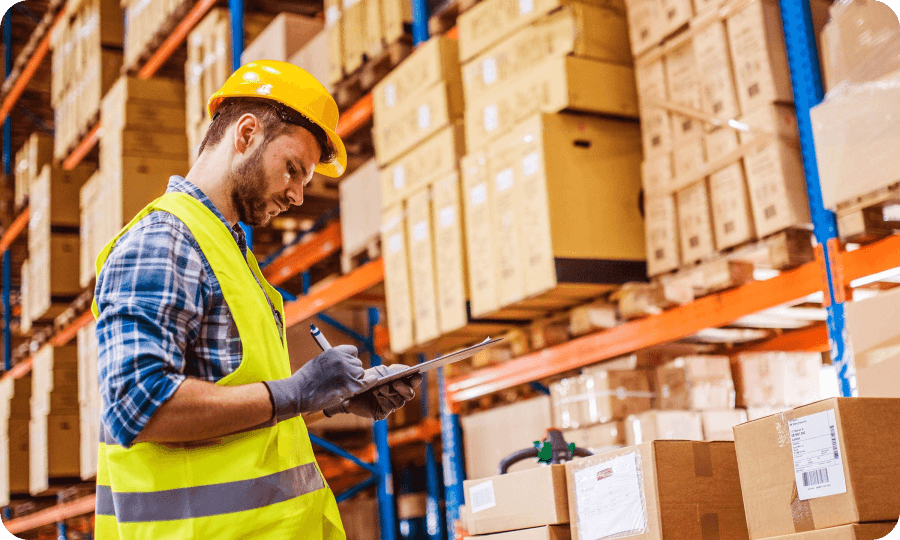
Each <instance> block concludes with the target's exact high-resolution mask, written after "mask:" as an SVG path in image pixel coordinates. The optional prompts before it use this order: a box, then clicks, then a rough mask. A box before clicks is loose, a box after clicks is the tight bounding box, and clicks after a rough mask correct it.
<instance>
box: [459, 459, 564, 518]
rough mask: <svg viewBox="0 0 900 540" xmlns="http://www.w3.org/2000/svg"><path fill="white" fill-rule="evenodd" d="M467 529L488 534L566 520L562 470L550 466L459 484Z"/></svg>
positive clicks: (557, 466)
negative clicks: (463, 493)
mask: <svg viewBox="0 0 900 540" xmlns="http://www.w3.org/2000/svg"><path fill="white" fill-rule="evenodd" d="M463 489H464V491H465V497H466V507H467V508H468V509H469V515H468V517H467V519H468V530H469V532H470V533H472V534H488V533H496V532H503V531H512V530H517V529H526V528H530V527H541V526H544V525H559V524H564V523H568V521H569V506H568V504H569V503H568V499H567V498H566V469H565V466H564V465H551V466H549V467H540V468H537V469H528V470H525V471H519V472H516V473H510V474H501V475H498V476H492V477H490V478H484V479H481V480H466V481H465V482H464V483H463Z"/></svg>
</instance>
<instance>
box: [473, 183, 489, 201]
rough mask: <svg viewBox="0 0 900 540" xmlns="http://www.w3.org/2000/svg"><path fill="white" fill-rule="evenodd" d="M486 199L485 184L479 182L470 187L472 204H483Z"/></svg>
mask: <svg viewBox="0 0 900 540" xmlns="http://www.w3.org/2000/svg"><path fill="white" fill-rule="evenodd" d="M485 201H487V184H485V183H481V184H478V185H477V186H474V187H473V188H472V206H478V205H479V204H484V203H485Z"/></svg>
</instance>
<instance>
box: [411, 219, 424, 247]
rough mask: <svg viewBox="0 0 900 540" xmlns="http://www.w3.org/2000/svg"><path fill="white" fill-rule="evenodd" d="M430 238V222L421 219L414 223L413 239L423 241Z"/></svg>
mask: <svg viewBox="0 0 900 540" xmlns="http://www.w3.org/2000/svg"><path fill="white" fill-rule="evenodd" d="M427 238H428V222H426V221H419V222H418V223H416V224H415V225H413V240H414V241H416V242H422V241H424V240H426V239H427Z"/></svg>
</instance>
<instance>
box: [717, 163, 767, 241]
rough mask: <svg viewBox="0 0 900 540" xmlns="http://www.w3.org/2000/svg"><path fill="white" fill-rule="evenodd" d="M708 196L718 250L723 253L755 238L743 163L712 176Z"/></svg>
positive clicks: (730, 166)
mask: <svg viewBox="0 0 900 540" xmlns="http://www.w3.org/2000/svg"><path fill="white" fill-rule="evenodd" d="M709 194H710V204H711V205H712V219H713V231H714V233H715V234H714V236H715V238H716V249H717V250H719V251H722V250H725V249H727V248H729V247H733V246H737V245H739V244H743V243H744V242H748V241H750V240H754V239H755V238H756V227H755V226H754V224H753V214H752V212H751V210H750V195H749V193H748V192H747V179H746V177H745V175H744V165H743V162H738V163H735V164H733V165H729V166H728V167H725V168H724V169H721V170H719V171H717V172H715V173H713V174H711V175H710V177H709Z"/></svg>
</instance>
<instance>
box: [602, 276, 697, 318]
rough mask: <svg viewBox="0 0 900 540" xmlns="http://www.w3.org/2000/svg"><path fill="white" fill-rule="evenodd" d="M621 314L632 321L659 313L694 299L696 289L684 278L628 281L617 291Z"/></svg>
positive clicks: (616, 295)
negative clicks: (640, 281)
mask: <svg viewBox="0 0 900 540" xmlns="http://www.w3.org/2000/svg"><path fill="white" fill-rule="evenodd" d="M615 297H617V298H616V299H617V300H618V301H619V316H620V317H621V318H622V319H624V320H626V321H630V320H633V319H640V318H643V317H650V316H653V315H659V314H660V313H662V312H663V311H664V310H666V309H669V308H673V307H676V306H681V305H684V304H687V303H689V302H693V300H694V290H693V288H692V287H691V286H690V284H689V283H685V282H684V280H674V279H673V280H671V281H668V280H659V281H656V282H653V283H626V284H625V285H623V286H622V288H621V289H619V290H618V291H617V292H616V293H615Z"/></svg>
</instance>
